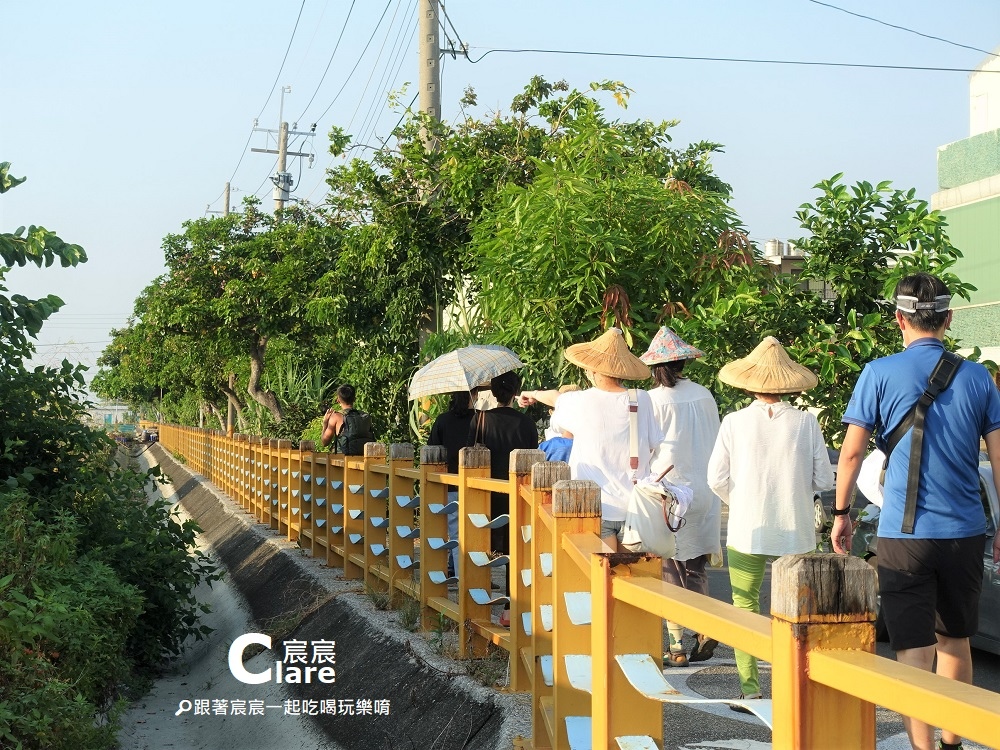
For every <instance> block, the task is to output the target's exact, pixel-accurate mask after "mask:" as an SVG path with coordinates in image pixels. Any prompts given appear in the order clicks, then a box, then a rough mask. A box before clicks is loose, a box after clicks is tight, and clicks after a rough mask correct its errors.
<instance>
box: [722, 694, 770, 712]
mask: <svg viewBox="0 0 1000 750" xmlns="http://www.w3.org/2000/svg"><path fill="white" fill-rule="evenodd" d="M763 697H764V696H762V695H761V694H760V693H754V694H753V695H743V693H740V697H739V700H741V701H758V700H761V699H762V698H763ZM729 708H730V710H732V711H736V712H737V713H741V714H751V715H753V711H751V710H750V709H749V708H747V707H746V706H743V705H740V704H739V703H730V704H729Z"/></svg>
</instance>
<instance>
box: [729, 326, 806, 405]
mask: <svg viewBox="0 0 1000 750" xmlns="http://www.w3.org/2000/svg"><path fill="white" fill-rule="evenodd" d="M719 380H721V381H722V382H723V383H726V384H727V385H731V386H733V387H734V388H740V389H741V390H744V391H749V392H751V393H801V392H802V391H808V390H809V389H810V388H815V387H816V385H817V384H818V383H819V379H818V378H817V377H816V376H815V375H814V374H813V372H812V371H811V370H809V369H807V368H805V367H803V366H802V365H800V364H798V363H797V362H793V361H792V358H791V357H789V356H788V352H786V351H785V349H784V347H783V346H782V345H781V344H780V343H778V339H776V338H774V336H768V337H767V338H765V339H764V340H763V341H761V342H760V344H758V345H757V348H756V349H754V350H753V351H752V352H750V353H749V354H748V355H747V356H745V357H743V358H742V359H737V360H734V361H732V362H730V363H729V364H727V365H725V366H724V367H723V368H722V369H721V370H719Z"/></svg>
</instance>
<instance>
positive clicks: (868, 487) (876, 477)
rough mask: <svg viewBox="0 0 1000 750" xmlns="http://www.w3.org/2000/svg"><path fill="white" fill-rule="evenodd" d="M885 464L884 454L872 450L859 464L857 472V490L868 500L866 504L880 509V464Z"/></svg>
mask: <svg viewBox="0 0 1000 750" xmlns="http://www.w3.org/2000/svg"><path fill="white" fill-rule="evenodd" d="M884 463H885V454H884V453H883V452H882V451H880V450H873V451H872V452H871V453H869V454H868V455H867V456H865V460H864V461H862V462H861V471H859V472H858V489H859V490H861V492H862V494H863V495H864V496H865V497H866V498H868V502H870V503H872V504H873V505H877V506H879V507H880V508H881V507H882V490H883V488H882V464H884Z"/></svg>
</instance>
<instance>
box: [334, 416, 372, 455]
mask: <svg viewBox="0 0 1000 750" xmlns="http://www.w3.org/2000/svg"><path fill="white" fill-rule="evenodd" d="M343 414H344V426H343V427H342V428H341V430H340V432H338V433H337V442H336V447H337V453H343V454H344V455H345V456H362V455H364V452H365V443H371V442H374V440H375V433H374V432H372V418H371V416H370V415H369V414H368V413H367V412H363V411H359V410H358V409H348V410H347V411H345V412H343Z"/></svg>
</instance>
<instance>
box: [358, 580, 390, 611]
mask: <svg viewBox="0 0 1000 750" xmlns="http://www.w3.org/2000/svg"><path fill="white" fill-rule="evenodd" d="M364 593H365V596H367V597H368V598H369V599H370V600H371V603H372V604H373V605H374V607H375V609H377V610H380V611H382V612H384V611H386V610H389V609H392V594H391V593H390V591H389V590H388V589H379V588H375V587H374V586H372V585H371V584H370V583H368V582H367V581H365V588H364Z"/></svg>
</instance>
